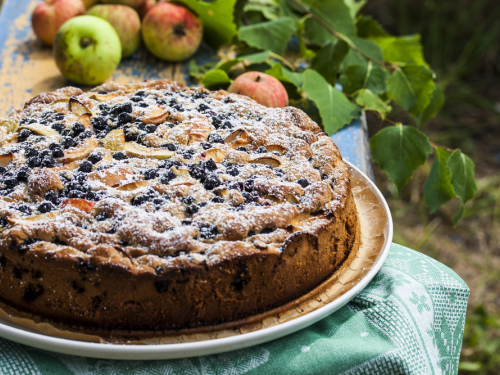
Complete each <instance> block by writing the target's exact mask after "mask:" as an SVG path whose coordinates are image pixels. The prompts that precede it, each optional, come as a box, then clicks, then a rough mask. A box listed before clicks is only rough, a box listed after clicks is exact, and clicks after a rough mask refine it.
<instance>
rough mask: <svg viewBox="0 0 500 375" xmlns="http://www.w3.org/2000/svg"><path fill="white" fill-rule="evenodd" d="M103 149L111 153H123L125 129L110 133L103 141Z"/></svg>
mask: <svg viewBox="0 0 500 375" xmlns="http://www.w3.org/2000/svg"><path fill="white" fill-rule="evenodd" d="M102 147H104V148H106V149H108V150H110V151H123V149H124V148H125V133H124V132H123V129H115V130H112V131H110V132H109V133H108V134H107V135H106V137H104V139H103V141H102Z"/></svg>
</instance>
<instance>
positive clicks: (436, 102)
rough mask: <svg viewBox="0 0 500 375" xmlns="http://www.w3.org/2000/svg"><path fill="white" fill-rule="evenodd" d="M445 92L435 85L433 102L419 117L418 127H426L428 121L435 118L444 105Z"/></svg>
mask: <svg viewBox="0 0 500 375" xmlns="http://www.w3.org/2000/svg"><path fill="white" fill-rule="evenodd" d="M444 99H445V98H444V92H443V90H442V89H441V87H439V86H438V85H434V91H433V92H432V96H431V101H430V103H429V105H428V106H427V107H426V108H425V110H424V111H423V112H422V113H421V114H420V116H419V117H418V126H422V125H424V124H425V123H426V122H427V120H429V119H430V118H431V117H434V116H435V115H436V114H437V113H438V112H439V110H440V109H441V107H442V106H443V104H444Z"/></svg>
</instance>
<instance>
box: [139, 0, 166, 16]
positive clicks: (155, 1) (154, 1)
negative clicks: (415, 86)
mask: <svg viewBox="0 0 500 375" xmlns="http://www.w3.org/2000/svg"><path fill="white" fill-rule="evenodd" d="M165 1H167V0H146V1H145V2H144V4H143V5H142V7H141V8H140V9H139V10H138V13H139V16H140V17H141V19H142V18H144V16H145V15H146V14H147V13H148V11H149V10H150V9H151V8H152V7H153V6H154V5H156V4H158V3H162V2H165Z"/></svg>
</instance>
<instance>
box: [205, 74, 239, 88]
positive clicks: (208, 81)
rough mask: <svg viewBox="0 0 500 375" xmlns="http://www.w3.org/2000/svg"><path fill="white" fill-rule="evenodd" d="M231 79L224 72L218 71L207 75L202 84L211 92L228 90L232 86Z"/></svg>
mask: <svg viewBox="0 0 500 375" xmlns="http://www.w3.org/2000/svg"><path fill="white" fill-rule="evenodd" d="M231 82H232V81H231V79H230V78H229V76H228V75H227V73H226V72H225V71H223V70H220V69H216V70H212V71H210V72H208V73H206V74H205V76H204V77H203V79H202V80H201V83H202V84H203V86H205V87H206V88H207V89H209V90H219V89H227V88H228V87H229V85H230V84H231Z"/></svg>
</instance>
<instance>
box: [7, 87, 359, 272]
mask: <svg viewBox="0 0 500 375" xmlns="http://www.w3.org/2000/svg"><path fill="white" fill-rule="evenodd" d="M0 166H1V167H0V172H1V174H2V181H1V182H2V183H1V185H0V195H1V196H0V218H1V219H0V220H1V222H0V224H1V225H0V227H1V228H2V234H1V237H0V249H1V248H5V247H8V248H10V249H13V250H16V251H20V252H25V251H39V252H43V253H52V254H53V255H54V256H61V257H68V256H70V257H79V258H84V259H87V258H90V259H93V261H94V263H95V262H98V263H99V262H100V263H103V262H111V263H113V264H115V265H121V266H123V267H126V268H128V269H133V270H136V271H137V272H143V271H148V272H156V273H158V272H161V271H162V270H164V269H165V268H166V267H178V266H185V265H186V264H191V265H197V264H200V263H204V264H211V263H217V262H219V261H221V260H223V259H226V258H231V257H234V256H240V255H244V254H249V253H253V252H262V251H268V252H280V251H281V247H282V246H283V244H284V243H285V242H286V239H287V238H289V237H290V235H292V234H293V233H295V232H297V231H304V230H305V231H311V232H314V231H315V228H317V227H318V226H320V225H322V221H323V220H324V218H325V217H326V215H329V214H331V213H332V212H334V211H335V210H336V209H337V208H338V207H339V206H342V205H343V203H344V200H345V197H346V194H347V193H348V191H349V174H348V170H347V167H346V165H345V164H344V163H343V162H342V159H341V156H340V153H339V151H338V149H337V147H336V146H335V144H334V143H333V141H332V140H331V139H330V138H329V137H328V136H327V135H326V134H325V133H323V132H322V130H321V129H320V127H319V126H318V125H317V124H316V123H315V122H313V121H312V120H311V119H310V118H309V117H308V116H307V115H306V114H305V113H304V112H302V111H301V110H299V109H296V108H293V107H286V108H267V107H264V106H262V105H259V104H258V103H256V102H255V101H254V100H252V99H250V98H248V97H244V96H241V95H237V94H229V93H227V92H225V91H217V92H209V91H207V90H204V89H200V88H188V87H185V86H183V85H180V84H178V83H175V82H170V81H146V82H143V83H140V84H133V85H119V84H116V83H108V84H104V85H101V86H99V87H97V88H95V89H94V90H92V91H90V92H87V93H83V92H82V91H81V90H80V89H77V88H72V87H66V88H63V89H60V90H57V91H55V92H51V93H44V94H41V95H39V96H37V97H35V98H33V99H31V100H30V101H29V102H27V103H26V104H25V106H24V108H23V109H18V110H15V111H14V112H13V113H11V114H10V115H9V116H8V117H7V118H5V119H0Z"/></svg>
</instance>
